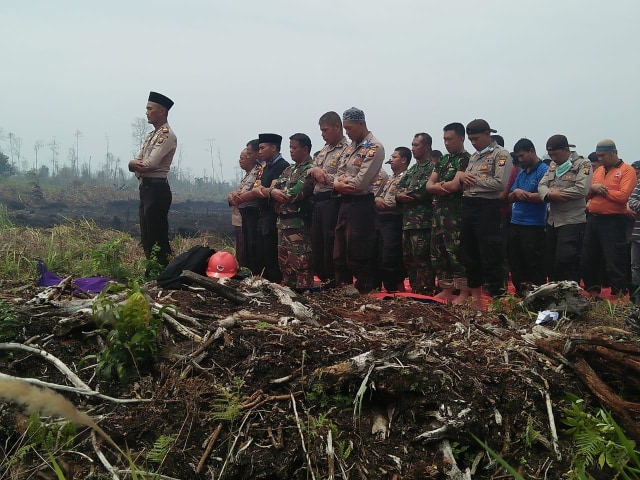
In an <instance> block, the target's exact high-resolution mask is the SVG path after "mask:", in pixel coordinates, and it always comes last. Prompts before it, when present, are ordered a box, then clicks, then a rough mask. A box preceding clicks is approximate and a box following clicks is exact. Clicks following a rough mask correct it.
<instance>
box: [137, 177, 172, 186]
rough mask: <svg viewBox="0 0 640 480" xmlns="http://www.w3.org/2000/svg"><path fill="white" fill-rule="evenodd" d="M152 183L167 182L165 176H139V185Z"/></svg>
mask: <svg viewBox="0 0 640 480" xmlns="http://www.w3.org/2000/svg"><path fill="white" fill-rule="evenodd" d="M152 183H169V181H168V180H167V179H166V178H155V177H141V178H140V185H151V184H152Z"/></svg>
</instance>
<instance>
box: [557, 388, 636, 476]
mask: <svg viewBox="0 0 640 480" xmlns="http://www.w3.org/2000/svg"><path fill="white" fill-rule="evenodd" d="M567 401H568V403H569V406H568V407H567V408H566V409H565V410H564V418H563V420H562V423H563V424H564V425H566V426H567V427H568V428H567V429H566V431H565V433H567V434H568V435H571V437H572V438H573V440H574V442H575V453H574V457H573V463H574V466H575V469H574V471H573V472H570V477H569V478H593V477H592V476H591V475H589V474H588V473H587V472H586V470H587V468H588V467H591V466H595V465H598V467H600V468H601V469H602V468H603V467H604V466H605V465H606V466H608V467H609V468H611V469H613V470H614V471H616V472H618V473H619V474H621V475H622V478H625V479H633V480H638V479H640V461H639V459H638V455H639V452H638V451H637V450H636V445H635V442H633V441H631V440H629V439H628V438H627V437H626V436H625V434H624V432H622V429H621V428H620V426H619V425H618V424H617V423H616V422H615V420H614V419H613V417H612V416H611V413H609V412H607V411H606V410H604V409H598V410H596V411H595V412H594V413H591V412H588V411H587V410H586V409H585V405H584V400H582V399H580V398H578V397H576V396H575V395H571V394H569V395H567ZM571 475H573V476H571Z"/></svg>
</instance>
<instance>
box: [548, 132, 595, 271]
mask: <svg viewBox="0 0 640 480" xmlns="http://www.w3.org/2000/svg"><path fill="white" fill-rule="evenodd" d="M571 147H575V145H569V142H568V140H567V137H565V136H564V135H553V136H551V137H550V138H549V140H547V153H548V154H549V157H550V158H551V164H550V165H549V169H548V170H547V173H545V174H544V176H543V177H542V180H540V183H539V184H538V193H539V194H540V198H542V200H544V201H545V202H546V203H548V204H549V214H548V216H547V229H546V234H545V237H546V259H547V260H546V261H547V274H548V276H549V280H551V281H555V280H574V281H576V282H579V281H580V255H581V253H582V240H583V237H584V229H585V225H586V222H587V219H586V213H585V206H586V201H585V196H586V195H587V193H589V187H590V186H591V180H592V178H593V171H592V169H591V162H590V161H589V160H588V159H586V158H584V157H583V156H581V155H578V154H577V153H576V152H573V151H571V150H570V148H571Z"/></svg>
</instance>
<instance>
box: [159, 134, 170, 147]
mask: <svg viewBox="0 0 640 480" xmlns="http://www.w3.org/2000/svg"><path fill="white" fill-rule="evenodd" d="M167 138H168V135H160V137H159V138H158V141H157V142H156V144H158V145H162V144H163V143H164V141H165V140H166V139H167Z"/></svg>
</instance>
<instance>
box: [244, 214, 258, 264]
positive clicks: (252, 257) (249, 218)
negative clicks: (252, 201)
mask: <svg viewBox="0 0 640 480" xmlns="http://www.w3.org/2000/svg"><path fill="white" fill-rule="evenodd" d="M240 215H241V216H242V262H241V263H240V265H241V266H242V267H246V268H248V269H249V270H251V272H252V273H253V274H254V275H259V274H260V271H259V270H258V268H259V265H258V215H259V212H258V208H257V207H244V208H241V209H240Z"/></svg>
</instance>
